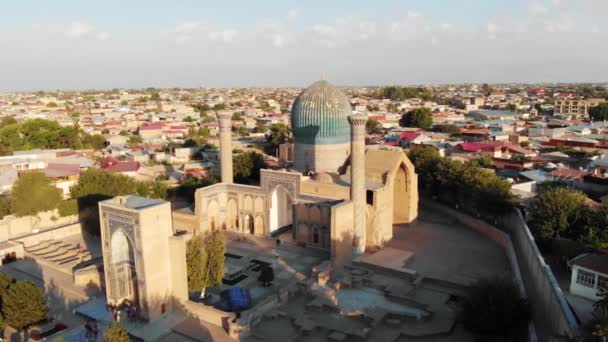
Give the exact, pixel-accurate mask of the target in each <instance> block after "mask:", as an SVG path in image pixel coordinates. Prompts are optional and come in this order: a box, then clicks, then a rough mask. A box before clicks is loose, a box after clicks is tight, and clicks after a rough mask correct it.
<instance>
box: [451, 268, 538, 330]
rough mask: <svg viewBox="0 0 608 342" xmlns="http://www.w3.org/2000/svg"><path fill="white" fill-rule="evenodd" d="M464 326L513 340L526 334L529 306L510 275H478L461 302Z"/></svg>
mask: <svg viewBox="0 0 608 342" xmlns="http://www.w3.org/2000/svg"><path fill="white" fill-rule="evenodd" d="M461 318H462V322H463V324H464V327H465V328H466V329H467V330H469V331H471V332H473V333H476V334H481V335H485V336H487V335H490V336H492V337H495V338H497V337H503V338H506V339H507V340H508V339H511V340H514V341H517V340H519V339H520V338H521V337H523V336H526V335H525V334H526V329H527V326H528V321H529V320H530V306H529V304H528V302H527V301H526V300H525V299H524V298H523V297H522V296H521V294H520V292H519V288H518V287H517V285H516V284H515V283H514V282H513V281H512V280H510V279H507V278H493V279H480V280H478V281H477V282H476V283H474V284H473V285H472V286H470V287H469V289H468V295H467V296H466V297H465V298H464V300H463V302H462V311H461Z"/></svg>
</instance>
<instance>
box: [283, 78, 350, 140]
mask: <svg viewBox="0 0 608 342" xmlns="http://www.w3.org/2000/svg"><path fill="white" fill-rule="evenodd" d="M351 113H352V110H351V106H350V102H349V101H348V98H347V97H346V95H344V93H342V92H341V91H340V90H339V89H338V88H336V87H335V86H334V85H332V84H331V83H329V82H327V81H325V80H321V81H318V82H315V83H313V84H312V85H311V86H310V87H308V88H306V89H305V90H304V91H303V92H302V93H301V94H300V95H299V96H298V97H297V98H296V99H295V101H294V103H293V107H292V108H291V128H292V130H293V136H294V140H295V142H296V143H305V144H341V143H345V142H348V141H349V139H350V126H349V124H348V116H349V115H350V114H351Z"/></svg>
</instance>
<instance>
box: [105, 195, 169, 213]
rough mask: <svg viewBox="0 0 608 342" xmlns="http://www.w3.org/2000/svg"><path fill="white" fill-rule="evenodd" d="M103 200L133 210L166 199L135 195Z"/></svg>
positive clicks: (155, 204)
mask: <svg viewBox="0 0 608 342" xmlns="http://www.w3.org/2000/svg"><path fill="white" fill-rule="evenodd" d="M103 202H104V203H109V204H112V205H116V206H121V207H124V208H127V209H135V210H141V209H146V208H150V207H154V206H157V205H161V204H164V203H167V202H166V201H162V200H157V199H152V198H146V197H140V196H136V195H127V196H116V197H114V198H111V199H109V200H105V201H103Z"/></svg>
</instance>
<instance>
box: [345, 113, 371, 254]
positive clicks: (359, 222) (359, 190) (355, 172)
mask: <svg viewBox="0 0 608 342" xmlns="http://www.w3.org/2000/svg"><path fill="white" fill-rule="evenodd" d="M348 123H349V124H350V132H351V137H350V153H351V154H350V199H351V201H352V202H353V210H354V212H353V215H354V217H353V219H354V221H353V256H359V255H362V254H363V253H365V227H366V222H365V213H366V211H367V210H366V209H367V208H366V200H365V124H366V123H367V115H365V114H353V115H350V116H349V117H348Z"/></svg>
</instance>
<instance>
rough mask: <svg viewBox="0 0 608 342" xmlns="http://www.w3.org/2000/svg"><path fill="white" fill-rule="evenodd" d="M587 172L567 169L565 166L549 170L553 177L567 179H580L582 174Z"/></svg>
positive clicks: (584, 174)
mask: <svg viewBox="0 0 608 342" xmlns="http://www.w3.org/2000/svg"><path fill="white" fill-rule="evenodd" d="M588 174H589V172H587V171H581V170H574V169H567V168H559V169H555V170H553V171H551V175H552V176H555V177H561V178H568V179H579V180H580V179H582V178H583V177H584V176H586V175H588Z"/></svg>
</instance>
